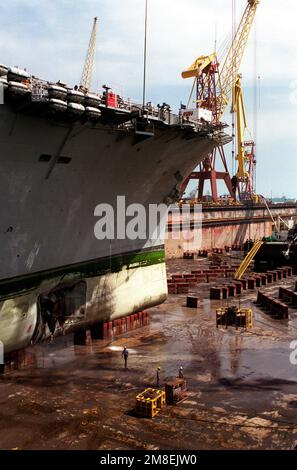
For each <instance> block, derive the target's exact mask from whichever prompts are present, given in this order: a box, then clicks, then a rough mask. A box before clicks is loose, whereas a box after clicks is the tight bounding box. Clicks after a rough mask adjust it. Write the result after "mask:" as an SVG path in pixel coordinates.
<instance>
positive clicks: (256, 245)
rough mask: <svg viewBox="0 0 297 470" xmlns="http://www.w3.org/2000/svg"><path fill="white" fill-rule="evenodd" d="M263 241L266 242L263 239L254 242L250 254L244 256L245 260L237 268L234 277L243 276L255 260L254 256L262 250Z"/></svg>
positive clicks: (237, 278)
mask: <svg viewBox="0 0 297 470" xmlns="http://www.w3.org/2000/svg"><path fill="white" fill-rule="evenodd" d="M263 243H264V242H263V241H262V240H257V241H255V243H254V244H253V246H252V248H251V250H250V251H249V252H248V254H247V255H246V257H245V258H244V260H243V262H242V263H241V265H240V266H239V268H238V269H237V271H236V273H235V276H234V279H236V280H239V279H241V278H242V276H243V275H244V273H245V272H246V270H247V268H248V267H249V265H250V264H251V262H252V261H253V259H254V257H255V256H256V254H257V253H258V251H259V250H260V248H261V246H262V245H263Z"/></svg>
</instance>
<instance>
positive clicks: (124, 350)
mask: <svg viewBox="0 0 297 470" xmlns="http://www.w3.org/2000/svg"><path fill="white" fill-rule="evenodd" d="M128 356H129V352H128V349H127V348H126V346H124V349H123V351H122V357H123V358H124V361H125V369H127V361H128Z"/></svg>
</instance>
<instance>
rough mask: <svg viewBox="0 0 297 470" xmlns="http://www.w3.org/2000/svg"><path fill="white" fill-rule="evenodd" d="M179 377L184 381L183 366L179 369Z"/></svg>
mask: <svg viewBox="0 0 297 470" xmlns="http://www.w3.org/2000/svg"><path fill="white" fill-rule="evenodd" d="M178 377H179V379H184V373H183V367H182V366H180V368H179V371H178Z"/></svg>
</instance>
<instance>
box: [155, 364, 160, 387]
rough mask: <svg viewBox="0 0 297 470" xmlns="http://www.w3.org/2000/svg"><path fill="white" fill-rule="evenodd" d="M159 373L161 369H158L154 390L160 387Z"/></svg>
mask: <svg viewBox="0 0 297 470" xmlns="http://www.w3.org/2000/svg"><path fill="white" fill-rule="evenodd" d="M160 371H161V367H158V368H157V374H156V388H159V387H160Z"/></svg>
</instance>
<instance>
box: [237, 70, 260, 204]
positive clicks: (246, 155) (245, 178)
mask: <svg viewBox="0 0 297 470" xmlns="http://www.w3.org/2000/svg"><path fill="white" fill-rule="evenodd" d="M241 78H242V77H241V75H240V74H238V75H237V78H236V80H235V83H234V87H233V93H232V106H231V112H232V113H236V126H237V130H236V137H237V156H236V160H237V162H238V169H237V172H236V175H235V176H234V177H233V178H234V179H233V185H234V187H235V188H236V189H238V193H239V199H240V200H250V201H253V202H256V203H257V202H259V196H258V195H257V194H255V192H254V169H255V164H256V160H255V152H254V148H255V143H254V141H253V140H249V141H246V140H245V131H246V129H247V120H246V112H245V105H244V97H243V90H242V83H241ZM236 189H235V190H236Z"/></svg>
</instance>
